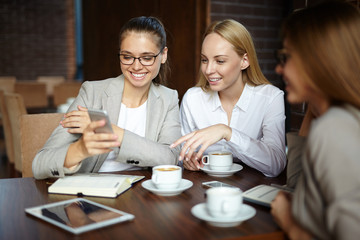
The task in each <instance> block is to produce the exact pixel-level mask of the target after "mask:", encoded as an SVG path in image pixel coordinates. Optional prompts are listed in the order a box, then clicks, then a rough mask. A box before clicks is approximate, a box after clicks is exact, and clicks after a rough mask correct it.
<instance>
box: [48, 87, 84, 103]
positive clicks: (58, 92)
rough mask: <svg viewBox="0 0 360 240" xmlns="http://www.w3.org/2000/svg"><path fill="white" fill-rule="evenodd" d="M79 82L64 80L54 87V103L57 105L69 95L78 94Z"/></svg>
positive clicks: (69, 96)
mask: <svg viewBox="0 0 360 240" xmlns="http://www.w3.org/2000/svg"><path fill="white" fill-rule="evenodd" d="M81 84H82V83H81V82H65V83H61V84H59V85H57V86H55V87H54V105H55V106H56V107H57V106H59V105H61V104H64V103H66V100H67V99H68V98H71V97H76V96H77V95H78V94H79V90H80V87H81Z"/></svg>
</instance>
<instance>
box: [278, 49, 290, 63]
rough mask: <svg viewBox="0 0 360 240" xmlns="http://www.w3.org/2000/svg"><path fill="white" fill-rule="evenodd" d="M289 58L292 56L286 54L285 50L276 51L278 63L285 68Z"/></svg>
mask: <svg viewBox="0 0 360 240" xmlns="http://www.w3.org/2000/svg"><path fill="white" fill-rule="evenodd" d="M289 58H290V55H289V54H288V53H287V52H286V50H285V49H284V48H282V49H278V50H275V59H276V61H277V63H278V64H280V65H281V66H284V65H285V64H286V61H287V60H288V59H289Z"/></svg>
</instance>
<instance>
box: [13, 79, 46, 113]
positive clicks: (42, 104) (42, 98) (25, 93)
mask: <svg viewBox="0 0 360 240" xmlns="http://www.w3.org/2000/svg"><path fill="white" fill-rule="evenodd" d="M15 93H19V94H20V95H21V96H22V97H23V99H24V102H25V107H26V108H47V107H48V105H49V103H48V98H47V95H46V84H45V83H39V82H34V81H22V82H16V83H15Z"/></svg>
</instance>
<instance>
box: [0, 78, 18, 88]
mask: <svg viewBox="0 0 360 240" xmlns="http://www.w3.org/2000/svg"><path fill="white" fill-rule="evenodd" d="M15 82H16V77H12V76H8V77H6V76H3V77H0V90H4V92H14V90H15Z"/></svg>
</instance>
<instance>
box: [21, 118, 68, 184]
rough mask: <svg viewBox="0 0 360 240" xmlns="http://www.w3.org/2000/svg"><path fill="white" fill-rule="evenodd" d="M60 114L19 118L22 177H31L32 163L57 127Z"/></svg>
mask: <svg viewBox="0 0 360 240" xmlns="http://www.w3.org/2000/svg"><path fill="white" fill-rule="evenodd" d="M63 116H64V114H62V113H39V114H25V115H22V116H21V121H20V132H21V160H22V177H33V173H32V162H33V159H34V157H35V155H36V154H37V152H38V151H39V150H40V149H41V148H42V147H43V146H44V144H45V143H46V141H47V140H48V138H49V137H50V135H51V133H52V132H53V131H54V129H55V128H56V127H57V126H59V123H60V120H61V119H62V117H63Z"/></svg>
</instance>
